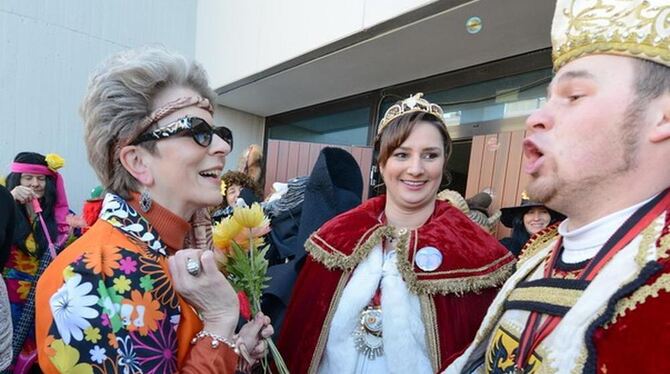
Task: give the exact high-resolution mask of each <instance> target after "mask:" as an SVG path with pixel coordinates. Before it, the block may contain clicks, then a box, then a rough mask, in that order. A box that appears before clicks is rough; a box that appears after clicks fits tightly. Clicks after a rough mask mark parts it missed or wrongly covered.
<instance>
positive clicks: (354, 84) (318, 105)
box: [196, 0, 554, 209]
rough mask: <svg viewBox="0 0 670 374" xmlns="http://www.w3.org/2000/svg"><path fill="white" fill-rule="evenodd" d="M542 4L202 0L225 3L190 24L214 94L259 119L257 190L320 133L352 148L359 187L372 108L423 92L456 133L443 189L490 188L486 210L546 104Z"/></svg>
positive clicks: (286, 172)
mask: <svg viewBox="0 0 670 374" xmlns="http://www.w3.org/2000/svg"><path fill="white" fill-rule="evenodd" d="M224 3H225V2H224ZM553 6H554V1H550V0H478V1H466V0H438V1H419V0H414V1H410V0H406V1H400V0H393V1H382V0H355V1H337V2H336V1H318V2H314V1H311V2H310V1H302V0H295V1H287V2H272V1H261V0H258V1H251V2H245V3H244V4H237V3H236V4H223V3H222V2H217V1H215V0H201V1H200V2H199V5H198V15H199V20H200V19H202V17H203V15H205V14H220V15H224V14H225V15H224V16H223V17H222V19H221V20H219V22H212V23H209V24H206V23H199V25H198V31H197V35H198V36H197V40H198V44H197V47H196V56H197V57H198V59H199V60H201V61H203V62H204V63H205V65H206V66H207V68H208V70H209V71H210V72H211V73H212V77H213V80H214V82H215V85H216V86H217V93H218V99H219V103H220V104H221V105H223V106H225V107H227V108H235V110H237V111H243V112H246V113H249V114H250V115H252V117H250V118H254V117H253V116H256V117H258V118H263V120H262V121H256V122H255V124H256V125H257V124H258V123H259V122H262V123H263V124H264V131H263V133H264V135H263V138H262V140H261V139H258V140H257V141H258V142H259V143H260V142H261V141H262V144H263V145H264V149H265V154H266V165H265V167H266V185H265V186H266V190H269V188H270V186H271V183H272V182H275V181H286V180H287V179H289V178H291V177H294V176H297V175H305V174H308V173H309V170H310V168H311V164H313V162H314V160H315V155H316V154H318V151H319V150H320V149H321V148H323V147H324V146H328V145H331V146H339V147H343V148H345V149H347V150H349V151H350V152H352V154H353V155H354V157H355V158H356V160H357V161H358V162H359V164H360V166H361V169H362V174H363V177H364V180H365V181H366V192H367V191H368V188H367V186H369V185H374V184H375V183H377V182H378V181H379V179H378V177H377V176H376V173H375V169H376V168H375V165H374V161H373V160H374V155H373V154H372V149H371V145H372V143H373V141H374V135H375V133H376V128H375V127H376V124H377V123H378V121H379V117H380V116H381V115H383V113H384V111H385V110H386V108H388V107H389V106H390V105H391V104H392V103H393V102H395V101H397V100H399V99H402V98H405V97H407V96H408V95H410V94H412V93H415V92H423V93H424V94H425V97H426V98H427V99H429V100H430V101H432V102H436V103H439V104H440V105H441V106H442V107H443V109H444V112H445V118H446V120H447V122H448V124H449V132H450V134H451V136H452V138H453V139H454V142H455V146H454V152H453V154H452V157H451V159H450V161H449V167H450V170H451V172H452V176H453V182H452V185H451V186H450V188H452V189H455V190H458V191H459V192H461V193H463V194H465V195H466V196H472V195H474V194H475V193H477V192H479V191H482V190H489V191H492V192H493V195H494V202H493V206H492V208H493V209H497V208H499V207H501V206H508V205H515V204H516V203H517V202H518V200H519V197H520V195H521V192H522V191H523V189H524V186H525V183H526V177H525V175H524V174H523V173H522V172H521V164H522V157H523V156H522V152H521V141H522V139H523V136H524V122H525V118H526V117H527V116H528V114H529V113H531V112H532V111H533V110H535V109H537V108H539V106H540V105H542V103H543V102H544V100H545V94H546V87H547V84H548V82H549V81H550V80H551V77H552V70H551V51H550V40H549V30H550V26H551V17H552V13H553ZM213 39H216V40H219V42H218V43H214V42H212V40H213ZM242 56H244V58H242ZM237 126H244V124H239V123H238V124H237ZM253 126H254V124H253V123H250V124H249V126H248V127H249V128H250V129H251V128H253ZM287 161H289V162H287ZM369 190H370V191H372V190H373V189H371V188H370V189H369Z"/></svg>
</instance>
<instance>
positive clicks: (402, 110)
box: [377, 92, 447, 134]
mask: <svg viewBox="0 0 670 374" xmlns="http://www.w3.org/2000/svg"><path fill="white" fill-rule="evenodd" d="M414 112H425V113H429V114H432V115H434V116H435V117H437V119H438V120H440V122H442V124H443V125H444V127H447V124H446V122H444V112H443V111H442V107H440V106H439V105H437V104H433V103H431V102H429V101H428V100H426V99H424V98H423V93H422V92H418V93H416V94H414V95H411V96H410V97H408V98H407V99H405V100H403V101H401V102H399V103H396V104H393V105H392V106H391V107H390V108H388V110H387V111H386V113H384V117H383V118H382V120H381V121H380V122H379V128H378V129H377V134H381V132H382V131H383V130H384V128H385V127H386V126H387V125H388V124H389V123H390V122H391V121H393V120H394V119H396V118H398V117H400V116H402V115H405V114H407V113H414Z"/></svg>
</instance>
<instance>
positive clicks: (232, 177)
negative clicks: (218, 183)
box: [221, 170, 263, 207]
mask: <svg viewBox="0 0 670 374" xmlns="http://www.w3.org/2000/svg"><path fill="white" fill-rule="evenodd" d="M221 179H223V181H224V182H226V194H228V187H230V186H232V185H238V186H240V187H242V188H248V189H250V190H251V191H252V192H253V193H254V195H256V196H258V198H259V199H261V200H262V199H263V190H262V189H261V187H260V186H259V185H258V183H256V182H255V181H254V180H253V179H251V177H250V176H248V175H246V174H244V173H243V172H241V171H234V170H231V171H228V172H226V173H225V174H223V176H222V177H221ZM222 206H223V207H226V206H228V202H227V201H226V199H223V204H222Z"/></svg>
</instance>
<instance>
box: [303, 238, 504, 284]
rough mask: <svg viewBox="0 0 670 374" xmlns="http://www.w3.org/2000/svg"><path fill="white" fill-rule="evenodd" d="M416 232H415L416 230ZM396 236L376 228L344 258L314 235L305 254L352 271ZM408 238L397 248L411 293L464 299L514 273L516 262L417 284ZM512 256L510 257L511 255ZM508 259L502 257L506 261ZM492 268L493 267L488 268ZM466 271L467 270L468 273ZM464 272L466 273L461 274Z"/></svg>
mask: <svg viewBox="0 0 670 374" xmlns="http://www.w3.org/2000/svg"><path fill="white" fill-rule="evenodd" d="M370 231H374V232H373V233H372V234H371V235H369V236H368V235H367V234H368V233H369V232H370ZM413 231H416V230H413ZM392 235H393V227H390V226H375V227H373V228H371V229H370V230H369V231H368V232H366V233H365V234H364V235H363V236H362V238H361V240H363V238H365V237H367V239H366V240H365V241H364V242H363V243H360V242H359V243H358V244H356V246H355V249H354V251H353V253H352V254H351V255H349V256H346V255H343V254H342V253H340V252H339V251H338V250H337V249H336V248H332V247H327V248H328V249H329V250H326V249H324V248H323V247H322V245H323V246H328V244H327V243H325V242H324V241H323V240H321V239H320V238H319V242H321V243H323V244H320V243H317V242H316V241H315V240H314V239H315V238H318V235H317V234H314V235H312V236H311V237H310V238H309V239H308V240H307V242H306V243H305V250H306V251H307V252H308V253H309V254H310V256H312V258H313V259H314V260H315V261H317V262H319V263H321V264H323V265H324V266H325V267H326V268H328V269H334V268H338V269H342V270H347V271H351V270H353V269H354V268H355V267H356V266H357V265H358V264H359V263H360V262H361V261H362V260H363V259H364V258H366V257H367V256H368V254H369V253H370V251H371V250H372V248H374V246H376V245H377V244H379V243H381V241H382V240H383V239H384V237H391V236H392ZM414 237H415V243H414V246H415V247H416V241H417V240H418V238H417V236H416V235H414ZM409 238H410V231H409V230H405V232H404V233H402V232H401V233H400V234H399V236H398V243H397V244H396V253H397V256H396V258H397V261H398V271H399V272H400V274H402V277H403V280H404V281H405V282H406V283H407V287H408V289H409V290H410V291H411V292H413V293H415V294H429V295H433V294H438V293H439V294H443V295H444V294H448V293H453V294H456V295H462V294H464V293H466V292H477V291H479V290H482V289H484V288H490V287H497V286H499V285H501V284H503V283H504V282H505V281H506V280H507V278H508V277H509V276H510V274H512V273H513V272H514V262H510V263H508V264H505V265H503V266H501V267H500V268H498V269H496V270H494V271H492V272H490V273H487V274H483V275H476V276H465V277H459V278H450V279H439V280H418V279H417V275H416V273H415V272H414V267H413V265H412V264H411V263H410V262H409V245H408V242H409ZM508 256H511V254H508ZM504 258H505V257H503V259H504ZM487 266H491V264H489V265H487ZM466 270H467V269H466ZM460 271H465V270H459V272H460Z"/></svg>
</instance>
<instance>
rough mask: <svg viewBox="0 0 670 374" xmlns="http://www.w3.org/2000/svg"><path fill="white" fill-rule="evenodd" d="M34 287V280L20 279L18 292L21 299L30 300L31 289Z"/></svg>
mask: <svg viewBox="0 0 670 374" xmlns="http://www.w3.org/2000/svg"><path fill="white" fill-rule="evenodd" d="M32 287H33V283H32V282H30V281H24V280H20V281H19V288H17V289H16V293H18V294H19V299H21V300H28V294H29V293H30V289H31V288H32Z"/></svg>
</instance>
